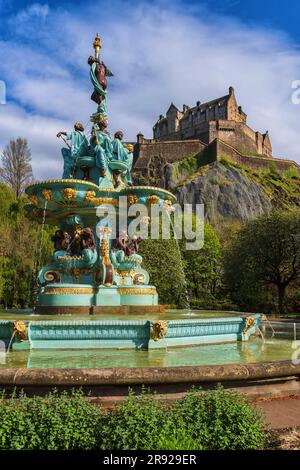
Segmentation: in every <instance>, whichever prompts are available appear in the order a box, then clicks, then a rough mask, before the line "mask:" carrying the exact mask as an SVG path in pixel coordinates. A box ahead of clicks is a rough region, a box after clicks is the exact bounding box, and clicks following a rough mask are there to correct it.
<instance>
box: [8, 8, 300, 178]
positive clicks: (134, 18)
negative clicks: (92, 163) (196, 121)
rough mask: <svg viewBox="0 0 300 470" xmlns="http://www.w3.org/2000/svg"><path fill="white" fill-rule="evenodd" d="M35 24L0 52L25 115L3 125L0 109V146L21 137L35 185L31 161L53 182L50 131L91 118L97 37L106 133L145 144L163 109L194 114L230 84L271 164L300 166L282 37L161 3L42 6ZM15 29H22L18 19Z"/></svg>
mask: <svg viewBox="0 0 300 470" xmlns="http://www.w3.org/2000/svg"><path fill="white" fill-rule="evenodd" d="M35 5H37V4H35ZM26 11H27V12H29V11H30V8H29V9H27V10H26ZM104 11H105V14H103V12H104ZM116 11H117V12H118V15H116ZM28 14H29V13H28ZM20 15H21V16H20V17H21V20H22V15H23V13H22V14H20ZM42 16H43V24H42V26H41V27H40V28H37V29H36V31H35V32H34V34H33V35H32V36H31V41H30V42H28V41H27V42H26V41H25V47H26V49H24V52H23V53H21V52H20V49H19V48H18V46H17V44H14V43H13V42H2V43H0V50H1V54H2V56H4V57H7V60H6V62H5V63H4V62H3V63H1V64H0V78H5V79H6V81H7V88H8V94H9V95H10V96H11V97H13V98H14V100H16V101H17V102H18V103H19V104H20V105H21V106H23V107H24V110H22V109H21V108H17V107H16V106H15V105H13V104H12V103H11V104H10V102H9V100H8V104H7V105H6V106H5V109H6V114H7V116H9V118H7V117H6V116H5V113H4V112H3V109H4V107H3V106H2V107H1V109H0V145H1V146H3V145H4V144H5V143H6V142H7V140H8V139H9V138H10V137H12V136H17V135H19V134H20V135H24V136H27V137H28V140H29V142H30V145H31V148H32V151H33V162H34V171H35V173H36V175H37V177H48V176H49V175H48V171H47V168H46V167H45V166H44V164H43V165H42V164H41V158H40V155H43V159H42V160H43V161H44V162H48V163H47V165H48V164H50V163H49V162H52V163H51V168H52V169H51V171H52V173H54V172H55V171H57V174H56V176H59V174H60V173H61V171H59V170H58V167H59V165H62V163H61V162H60V158H61V157H60V152H59V146H58V143H57V142H56V141H57V139H56V138H55V134H56V132H57V131H58V130H60V129H61V128H62V126H63V125H64V126H67V125H68V126H71V123H72V122H75V121H77V120H81V121H82V122H83V123H86V122H87V121H88V117H89V114H90V113H91V112H93V110H94V104H93V103H92V102H91V101H90V100H89V95H90V92H91V91H92V90H91V85H90V83H89V77H88V70H89V67H88V65H87V63H86V59H87V57H88V55H90V54H91V52H92V49H91V43H92V41H93V38H94V35H95V33H96V32H97V31H99V33H100V35H101V36H102V42H103V49H102V51H101V52H102V55H103V60H104V61H105V62H106V63H107V65H108V66H109V67H110V68H111V69H112V70H113V72H114V74H115V76H114V77H112V78H110V79H109V97H108V108H109V120H110V129H111V132H114V131H115V130H116V129H123V130H124V132H125V136H126V139H128V140H135V136H136V134H137V133H138V132H139V131H142V132H143V133H144V134H145V136H148V137H150V136H151V135H152V126H153V124H154V122H155V121H156V119H157V117H158V115H159V114H161V113H164V112H165V111H166V110H167V108H168V106H169V104H170V102H171V101H173V102H174V103H175V104H177V105H178V106H179V107H180V106H182V103H187V104H190V105H193V103H195V102H196V101H197V100H198V99H199V100H200V101H202V102H203V101H206V100H209V99H213V98H216V97H218V96H222V95H224V94H225V93H227V90H228V86H229V85H232V86H234V87H235V91H236V96H237V100H238V103H239V104H240V105H242V106H243V109H244V111H245V112H246V113H247V114H248V123H249V125H250V126H251V127H252V128H254V129H255V130H260V131H265V130H266V129H269V131H270V136H271V140H272V144H273V151H274V155H281V156H283V157H286V158H293V159H296V160H298V161H300V154H299V151H298V148H299V124H298V122H299V113H300V105H299V106H296V105H293V104H292V102H291V94H292V92H293V90H292V88H291V84H292V81H293V80H296V79H300V54H299V52H298V51H297V49H296V47H295V46H294V45H293V44H292V43H291V42H289V40H288V38H287V37H286V36H285V35H283V34H282V33H280V32H276V31H273V32H272V31H270V30H268V31H264V30H262V29H258V28H254V27H249V26H246V25H243V24H241V23H239V22H237V21H233V20H229V19H228V18H226V19H225V18H222V17H220V16H219V17H213V16H211V15H210V14H209V12H206V15H201V16H198V17H196V16H193V15H192V14H191V13H190V12H189V11H185V10H184V9H183V8H181V7H180V4H176V5H175V7H174V6H172V7H171V6H168V3H166V2H163V3H157V2H156V3H154V4H151V5H150V4H147V3H140V4H139V5H138V6H137V5H132V4H131V5H130V3H128V2H112V5H110V6H109V7H107V8H106V9H104V6H103V5H101V2H100V3H99V2H98V3H96V4H95V3H87V4H86V9H85V10H84V11H82V10H80V15H79V14H78V15H77V13H76V10H75V9H74V12H70V11H69V12H67V11H63V10H62V9H61V8H60V9H59V10H57V11H56V10H53V9H49V7H47V10H45V11H44V14H43V15H42ZM20 17H19V21H21V20H20ZM22 21H24V23H25V24H26V25H27V24H28V21H27V19H26V15H25V20H24V15H23V20H22ZM29 23H30V22H29ZM24 31H25V33H24ZM23 33H24V34H26V28H25V29H24V30H23V28H19V29H18V31H17V34H18V35H19V37H22V34H23ZM1 74H2V75H3V77H2V76H1ZM9 90H11V93H10V92H9ZM39 124H40V125H43V127H44V129H43V131H41V132H44V134H42V135H43V138H41V137H40V135H41V134H40V133H39V131H38V126H39ZM31 126H34V130H33V129H32V128H31ZM45 129H46V131H45ZM36 151H38V152H39V154H36V153H35V152H36Z"/></svg>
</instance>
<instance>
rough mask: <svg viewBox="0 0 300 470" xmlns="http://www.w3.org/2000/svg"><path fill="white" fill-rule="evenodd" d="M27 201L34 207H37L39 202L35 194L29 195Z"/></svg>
mask: <svg viewBox="0 0 300 470" xmlns="http://www.w3.org/2000/svg"><path fill="white" fill-rule="evenodd" d="M29 201H30V202H31V203H32V204H33V205H34V206H36V207H39V205H40V203H39V200H38V198H37V197H36V196H29Z"/></svg>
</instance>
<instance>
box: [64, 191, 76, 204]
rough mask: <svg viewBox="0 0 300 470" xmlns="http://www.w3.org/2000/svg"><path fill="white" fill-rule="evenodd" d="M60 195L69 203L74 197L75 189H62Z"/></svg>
mask: <svg viewBox="0 0 300 470" xmlns="http://www.w3.org/2000/svg"><path fill="white" fill-rule="evenodd" d="M61 195H62V197H63V198H64V200H65V201H71V200H72V199H75V197H76V189H74V188H64V189H62V191H61Z"/></svg>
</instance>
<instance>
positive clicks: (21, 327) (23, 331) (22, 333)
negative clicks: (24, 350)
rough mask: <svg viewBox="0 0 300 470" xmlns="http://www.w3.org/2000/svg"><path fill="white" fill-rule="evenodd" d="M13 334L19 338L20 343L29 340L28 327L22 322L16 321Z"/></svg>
mask: <svg viewBox="0 0 300 470" xmlns="http://www.w3.org/2000/svg"><path fill="white" fill-rule="evenodd" d="M13 332H14V336H16V338H18V340H19V341H25V340H26V339H27V326H26V324H25V323H24V322H23V321H21V320H16V321H14V323H13Z"/></svg>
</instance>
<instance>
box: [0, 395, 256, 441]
mask: <svg viewBox="0 0 300 470" xmlns="http://www.w3.org/2000/svg"><path fill="white" fill-rule="evenodd" d="M263 443H264V432H263V426H262V420H261V416H260V415H259V414H258V412H257V411H255V410H254V409H253V408H252V407H251V406H250V404H249V403H248V402H247V401H246V400H245V399H244V398H242V397H241V396H240V395H238V394H237V393H232V392H227V391H224V390H223V389H222V388H220V387H218V388H217V390H214V391H210V392H205V393H203V392H197V391H195V390H194V391H192V392H190V393H189V394H188V395H187V396H186V397H185V398H182V399H181V400H178V401H176V402H175V404H174V406H171V407H166V406H165V405H164V404H162V403H161V402H159V401H157V400H155V396H154V395H153V394H150V393H148V392H147V391H145V390H143V392H142V394H141V395H139V396H135V395H134V394H133V393H132V392H130V393H129V397H128V398H127V399H126V401H125V402H124V403H122V404H120V405H117V406H116V407H115V409H113V410H108V411H106V412H102V411H101V410H100V409H99V408H98V407H96V406H95V405H93V404H91V403H89V402H87V401H86V400H85V399H84V397H83V394H82V393H81V392H74V391H73V392H72V394H71V395H70V396H69V395H67V394H66V393H63V394H61V395H58V393H56V392H54V393H51V394H49V395H47V396H46V397H45V398H39V397H34V398H27V397H26V396H21V397H16V396H12V398H10V399H8V400H6V399H5V398H4V395H3V396H2V397H0V449H1V450H4V449H5V450H21V449H24V450H34V449H42V450H71V449H80V450H92V449H102V450H129V449H130V450H197V449H198V450H202V449H203V450H206V449H208V450H225V449H230V450H246V449H258V448H261V447H262V445H263Z"/></svg>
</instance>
